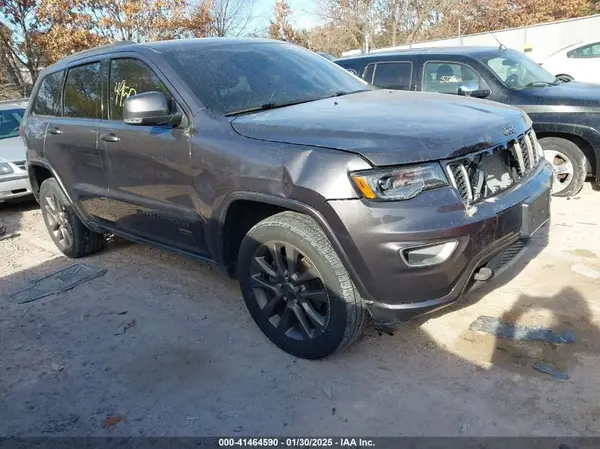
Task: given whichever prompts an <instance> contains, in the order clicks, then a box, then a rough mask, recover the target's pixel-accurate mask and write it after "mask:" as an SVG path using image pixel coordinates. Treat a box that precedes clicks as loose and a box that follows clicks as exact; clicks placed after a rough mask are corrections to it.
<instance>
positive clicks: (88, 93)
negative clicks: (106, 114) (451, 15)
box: [63, 62, 100, 118]
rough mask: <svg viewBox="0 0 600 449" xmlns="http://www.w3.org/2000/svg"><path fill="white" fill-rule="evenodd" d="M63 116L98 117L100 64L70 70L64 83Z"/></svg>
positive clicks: (95, 63)
mask: <svg viewBox="0 0 600 449" xmlns="http://www.w3.org/2000/svg"><path fill="white" fill-rule="evenodd" d="M63 115H64V116H65V117H79V118H99V117H100V63H99V62H94V63H92V64H85V65H81V66H78V67H73V68H70V69H69V71H68V72H67V80H66V81H65V94H64V106H63Z"/></svg>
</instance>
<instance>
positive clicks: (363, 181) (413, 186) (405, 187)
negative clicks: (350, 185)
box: [350, 163, 448, 201]
mask: <svg viewBox="0 0 600 449" xmlns="http://www.w3.org/2000/svg"><path fill="white" fill-rule="evenodd" d="M350 178H351V179H352V181H353V182H354V185H356V188H357V189H358V190H359V192H360V193H362V195H363V196H364V197H365V198H368V199H370V200H374V199H378V200H388V201H391V200H408V199H410V198H414V197H415V196H417V195H418V194H419V193H421V192H422V191H424V190H429V189H435V188H437V187H444V186H447V185H448V181H447V180H446V175H445V174H444V171H443V170H442V167H441V166H440V164H438V163H432V164H423V165H413V166H409V167H400V168H389V169H381V170H367V171H361V172H354V173H351V174H350Z"/></svg>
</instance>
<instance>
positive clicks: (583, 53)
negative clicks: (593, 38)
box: [567, 43, 600, 58]
mask: <svg viewBox="0 0 600 449" xmlns="http://www.w3.org/2000/svg"><path fill="white" fill-rule="evenodd" d="M567 57H569V58H598V57H600V43H596V44H591V45H586V46H585V47H580V48H576V49H575V50H571V51H570V52H568V53H567Z"/></svg>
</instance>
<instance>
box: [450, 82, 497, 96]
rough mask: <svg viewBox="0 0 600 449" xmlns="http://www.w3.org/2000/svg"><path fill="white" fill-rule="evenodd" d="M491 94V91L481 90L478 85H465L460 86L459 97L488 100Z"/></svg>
mask: <svg viewBox="0 0 600 449" xmlns="http://www.w3.org/2000/svg"><path fill="white" fill-rule="evenodd" d="M490 94H491V92H490V91H489V89H480V88H479V84H478V83H465V84H461V85H460V86H458V95H462V96H463V97H473V98H486V97H488V96H489V95H490Z"/></svg>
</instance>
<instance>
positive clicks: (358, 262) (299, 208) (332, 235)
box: [215, 191, 372, 302]
mask: <svg viewBox="0 0 600 449" xmlns="http://www.w3.org/2000/svg"><path fill="white" fill-rule="evenodd" d="M239 200H245V201H255V202H258V203H266V204H271V205H273V206H279V207H283V208H285V209H288V210H292V211H295V212H299V213H302V214H305V215H307V216H309V217H311V218H313V219H314V220H315V221H316V222H317V224H318V225H319V227H320V228H321V230H322V231H323V232H324V233H325V235H326V236H327V238H328V239H329V241H330V242H331V245H332V246H333V248H334V249H335V251H336V252H337V254H338V256H339V257H340V260H341V261H342V263H343V264H344V267H346V270H348V274H349V275H350V278H351V279H352V282H354V285H355V286H356V288H357V289H358V291H359V293H360V295H361V296H362V298H363V299H364V300H365V301H366V302H372V298H371V295H369V293H368V291H367V289H366V287H365V284H364V283H363V281H362V280H361V277H359V276H358V274H357V273H358V271H357V270H358V269H360V267H361V266H362V265H364V262H363V261H362V259H357V258H356V255H357V254H358V249H357V248H355V247H354V244H353V243H352V240H351V239H350V236H349V235H347V233H346V232H345V229H344V230H343V231H342V230H337V231H334V230H333V228H332V227H331V225H330V223H329V222H328V221H327V220H326V219H325V217H324V215H323V213H322V212H321V211H319V210H317V209H315V208H314V207H313V206H310V205H308V204H306V203H303V202H301V201H298V200H295V199H292V198H286V197H281V196H277V195H271V194H266V193H256V192H244V191H238V192H232V193H230V194H229V195H228V196H227V197H226V198H225V200H224V201H223V205H222V207H221V211H220V213H219V215H218V217H219V218H218V230H217V231H216V232H217V234H216V235H218V239H217V242H218V247H217V248H215V250H216V252H215V254H216V255H217V257H216V258H215V259H216V260H217V261H218V263H219V265H221V266H222V267H225V265H226V259H225V238H226V236H225V221H226V219H227V213H228V211H229V207H230V206H231V205H232V204H233V203H234V202H236V201H239ZM327 208H328V205H327V202H324V203H323V205H322V209H327ZM329 209H330V210H331V211H330V212H331V213H332V214H335V212H333V209H331V208H330V207H329ZM338 236H340V237H343V239H344V240H345V242H346V243H345V245H342V243H341V242H340V239H339V238H338ZM349 252H353V253H355V254H354V257H352V256H350V255H349V254H348V253H349ZM365 268H366V267H365ZM364 272H365V273H368V271H364Z"/></svg>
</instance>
